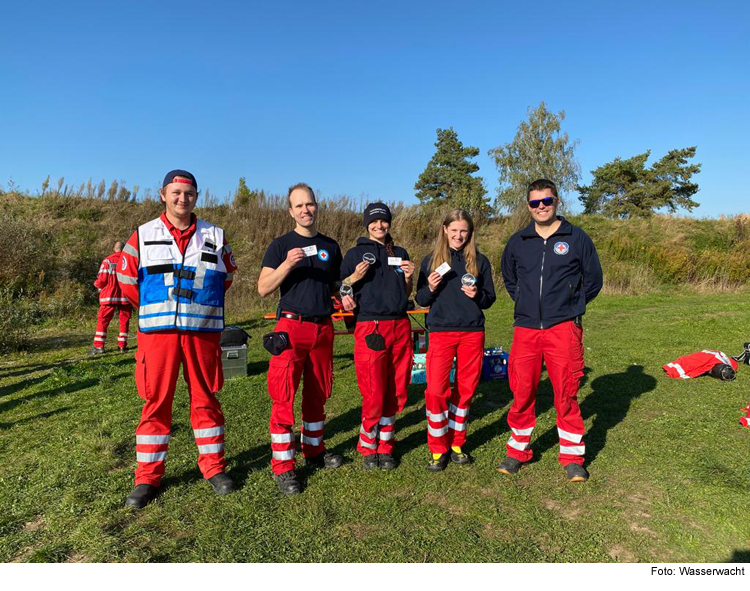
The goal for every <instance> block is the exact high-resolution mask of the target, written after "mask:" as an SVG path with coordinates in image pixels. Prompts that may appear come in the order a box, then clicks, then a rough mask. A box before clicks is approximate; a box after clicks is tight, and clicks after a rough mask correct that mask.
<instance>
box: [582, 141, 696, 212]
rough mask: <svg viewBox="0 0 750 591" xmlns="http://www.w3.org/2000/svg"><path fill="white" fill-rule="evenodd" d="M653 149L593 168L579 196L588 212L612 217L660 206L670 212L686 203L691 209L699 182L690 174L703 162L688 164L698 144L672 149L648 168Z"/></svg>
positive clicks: (646, 210)
mask: <svg viewBox="0 0 750 591" xmlns="http://www.w3.org/2000/svg"><path fill="white" fill-rule="evenodd" d="M650 155H651V151H650V150H649V151H647V152H644V153H643V154H638V155H636V156H633V157H632V158H628V159H627V160H622V159H620V158H615V159H614V161H612V162H610V163H608V164H605V165H603V166H600V167H599V168H597V169H595V170H592V171H591V174H592V176H593V177H594V178H593V180H592V182H591V184H590V185H588V186H582V187H578V191H579V192H580V193H581V195H580V197H579V198H578V199H579V200H580V202H581V203H582V204H583V206H584V213H585V214H594V213H601V214H604V215H606V216H608V217H612V218H629V217H634V216H635V217H647V216H650V215H652V214H653V213H654V211H656V210H657V209H661V208H666V209H667V210H669V212H670V213H674V212H675V211H677V208H678V207H684V208H685V209H687V210H688V211H692V210H693V208H694V207H698V206H699V204H698V203H697V202H696V201H693V200H692V199H691V198H690V197H692V196H693V195H695V194H696V193H697V192H698V185H697V184H696V183H692V182H690V177H691V176H693V175H694V174H696V173H698V172H700V169H701V165H700V164H688V163H687V161H688V159H689V158H693V157H694V156H695V146H692V147H690V148H683V149H681V150H670V151H669V152H668V153H667V155H666V156H664V157H663V158H662V159H661V160H658V161H656V162H654V164H653V165H652V166H651V167H650V168H646V161H647V160H648V158H649V156H650Z"/></svg>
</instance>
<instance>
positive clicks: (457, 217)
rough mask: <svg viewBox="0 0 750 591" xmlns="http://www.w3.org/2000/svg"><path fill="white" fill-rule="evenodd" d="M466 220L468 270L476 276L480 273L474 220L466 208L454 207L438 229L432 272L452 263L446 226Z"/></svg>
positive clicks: (464, 249) (465, 254)
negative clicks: (467, 228)
mask: <svg viewBox="0 0 750 591" xmlns="http://www.w3.org/2000/svg"><path fill="white" fill-rule="evenodd" d="M458 221H464V222H466V223H467V224H468V225H469V239H468V240H467V241H466V244H464V247H463V249H462V250H463V253H464V258H465V259H466V271H467V272H468V273H471V274H472V275H474V276H477V275H478V274H479V269H478V267H477V245H476V241H475V240H474V220H472V219H471V216H470V215H469V212H468V211H466V210H465V209H454V210H452V211H450V212H448V215H446V216H445V219H444V220H443V222H442V223H441V224H440V228H439V229H438V237H437V239H436V240H435V247H434V248H433V249H432V259H431V264H430V272H433V271H434V270H435V269H437V268H438V267H439V266H440V265H442V264H443V263H448V264H450V261H451V252H450V246H449V244H448V235H447V234H446V233H445V231H444V228H448V226H450V225H451V223H453V222H458Z"/></svg>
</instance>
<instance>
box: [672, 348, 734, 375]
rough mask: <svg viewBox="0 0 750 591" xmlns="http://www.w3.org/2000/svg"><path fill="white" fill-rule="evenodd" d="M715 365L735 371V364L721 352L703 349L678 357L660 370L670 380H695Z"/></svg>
mask: <svg viewBox="0 0 750 591" xmlns="http://www.w3.org/2000/svg"><path fill="white" fill-rule="evenodd" d="M717 363H724V364H726V365H731V366H732V369H734V370H735V371H737V367H738V364H737V362H736V361H735V360H734V359H732V358H731V357H729V355H727V354H726V353H722V352H721V351H714V350H709V349H704V350H703V351H701V352H700V353H691V354H690V355H683V356H682V357H678V358H677V359H675V360H674V361H673V362H672V363H667V364H666V365H662V369H663V370H664V371H666V372H667V375H668V376H669V377H670V378H682V379H684V380H686V379H688V378H697V377H698V376H702V375H703V374H705V373H708V372H709V371H711V368H712V367H713V366H714V365H716V364H717Z"/></svg>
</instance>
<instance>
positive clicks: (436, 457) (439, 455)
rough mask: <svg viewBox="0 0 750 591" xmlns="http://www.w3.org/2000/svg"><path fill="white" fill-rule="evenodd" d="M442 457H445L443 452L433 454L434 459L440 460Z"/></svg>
mask: <svg viewBox="0 0 750 591" xmlns="http://www.w3.org/2000/svg"><path fill="white" fill-rule="evenodd" d="M442 457H443V454H432V459H433V460H439V459H440V458H442Z"/></svg>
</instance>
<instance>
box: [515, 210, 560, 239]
mask: <svg viewBox="0 0 750 591" xmlns="http://www.w3.org/2000/svg"><path fill="white" fill-rule="evenodd" d="M557 219H558V220H560V221H561V222H562V223H561V224H560V227H559V228H558V229H557V231H556V232H555V233H554V234H552V235H551V236H550V238H552V236H557V235H564V234H572V233H573V226H572V224H571V223H570V222H569V221H568V220H566V219H565V218H564V217H563V216H561V215H559V216H557ZM521 238H540V236H539V234H537V233H536V226H535V225H534V220H531V223H529V225H528V226H526V227H525V228H524V229H523V230H521Z"/></svg>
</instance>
